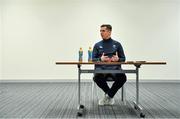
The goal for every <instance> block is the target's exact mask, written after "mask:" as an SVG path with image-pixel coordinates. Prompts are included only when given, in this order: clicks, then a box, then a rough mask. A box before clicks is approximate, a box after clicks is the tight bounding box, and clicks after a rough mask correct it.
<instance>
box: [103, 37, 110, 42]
mask: <svg viewBox="0 0 180 119" xmlns="http://www.w3.org/2000/svg"><path fill="white" fill-rule="evenodd" d="M103 40H104V41H108V40H111V37H108V38H106V39H103Z"/></svg>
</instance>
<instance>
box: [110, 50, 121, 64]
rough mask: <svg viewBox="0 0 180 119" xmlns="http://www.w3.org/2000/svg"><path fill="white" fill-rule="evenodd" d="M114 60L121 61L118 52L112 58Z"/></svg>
mask: <svg viewBox="0 0 180 119" xmlns="http://www.w3.org/2000/svg"><path fill="white" fill-rule="evenodd" d="M111 61H112V62H117V61H119V57H118V53H117V52H116V55H113V57H112V58H111Z"/></svg>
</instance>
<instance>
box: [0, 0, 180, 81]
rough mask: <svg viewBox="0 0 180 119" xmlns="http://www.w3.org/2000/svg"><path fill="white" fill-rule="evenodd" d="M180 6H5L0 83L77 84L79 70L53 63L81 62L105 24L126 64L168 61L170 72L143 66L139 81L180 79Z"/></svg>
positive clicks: (71, 2)
mask: <svg viewBox="0 0 180 119" xmlns="http://www.w3.org/2000/svg"><path fill="white" fill-rule="evenodd" d="M179 4H180V3H179V2H178V0H91V1H90V0H3V5H2V9H3V10H2V16H1V17H2V22H1V23H2V25H3V29H2V30H3V31H1V32H2V36H3V39H2V48H1V49H2V80H6V79H75V78H77V68H76V66H67V67H65V66H56V65H55V61H60V60H63V61H71V60H72V61H74V60H77V56H78V54H77V52H78V49H79V47H81V46H82V47H83V48H84V51H85V52H87V49H88V47H89V46H93V45H94V43H95V42H98V41H99V40H100V35H99V26H100V25H101V24H103V23H110V24H111V25H112V26H113V34H112V38H114V39H117V40H119V41H120V42H121V43H122V45H123V47H124V50H125V53H126V56H127V60H148V61H167V65H166V66H142V68H141V71H140V72H141V75H140V78H143V79H180V73H179V72H180V62H179V61H180V60H178V57H179V59H180V51H179V50H180V49H179V47H180V35H179V34H180V26H178V24H179V23H180V21H179V17H180V14H179V13H180V10H179V8H178V6H179ZM178 43H179V44H178ZM85 60H87V55H85ZM177 64H179V65H177ZM132 77H133V76H129V78H132ZM84 78H91V76H89V75H84Z"/></svg>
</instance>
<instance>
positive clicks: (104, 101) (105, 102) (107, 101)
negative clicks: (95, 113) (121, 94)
mask: <svg viewBox="0 0 180 119" xmlns="http://www.w3.org/2000/svg"><path fill="white" fill-rule="evenodd" d="M114 103H115V101H114V98H110V97H109V96H108V95H107V94H106V95H104V97H103V98H102V99H101V100H99V103H98V104H99V105H113V104H114Z"/></svg>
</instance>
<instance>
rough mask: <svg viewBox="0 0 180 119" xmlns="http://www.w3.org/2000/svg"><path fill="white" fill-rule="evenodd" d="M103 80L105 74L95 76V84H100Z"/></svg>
mask: <svg viewBox="0 0 180 119" xmlns="http://www.w3.org/2000/svg"><path fill="white" fill-rule="evenodd" d="M102 79H104V75H103V74H95V76H94V77H93V80H94V82H99V81H101V80H102Z"/></svg>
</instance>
